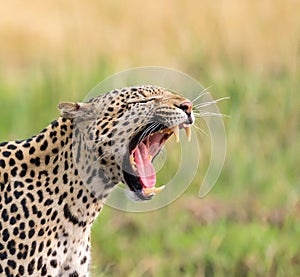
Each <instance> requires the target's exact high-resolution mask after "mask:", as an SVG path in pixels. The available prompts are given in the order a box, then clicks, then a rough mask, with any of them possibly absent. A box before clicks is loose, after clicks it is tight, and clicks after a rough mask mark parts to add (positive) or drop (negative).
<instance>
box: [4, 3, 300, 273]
mask: <svg viewBox="0 0 300 277" xmlns="http://www.w3.org/2000/svg"><path fill="white" fill-rule="evenodd" d="M299 10H300V2H299V1H297V0H275V1H270V0H267V1H258V0H255V1H236V0H220V1H208V0H204V1H179V0H178V1H171V0H167V1H164V2H162V3H159V4H158V3H152V2H144V1H143V2H142V1H137V0H134V1H126V2H125V1H123V2H122V1H118V0H113V1H106V2H104V1H95V0H94V1H86V2H84V1H68V0H63V1H60V2H57V1H48V0H45V1H41V2H37V1H33V0H29V1H26V2H21V1H17V0H12V1H9V2H5V3H4V2H3V3H2V5H1V9H0V38H1V44H0V103H1V109H0V118H1V125H0V140H1V141H3V140H12V139H21V138H26V137H29V136H31V135H33V134H35V133H37V132H39V131H40V130H41V129H42V128H43V127H44V126H46V125H47V124H48V123H49V122H50V121H51V120H53V119H54V118H56V117H57V116H58V111H57V108H56V106H57V104H58V102H59V101H62V100H67V101H71V100H73V101H76V100H81V99H83V98H84V96H85V95H86V94H87V93H88V92H89V90H90V89H92V88H93V87H94V86H95V85H96V84H97V83H98V82H99V81H101V80H103V79H104V78H105V77H107V76H109V75H111V74H113V73H115V72H118V71H121V70H124V69H127V68H130V67H135V66H143V65H161V66H166V67H170V68H174V69H178V70H180V71H183V72H185V73H187V74H189V75H191V76H192V77H194V78H196V79H197V80H199V81H200V82H202V84H203V85H204V86H205V87H208V86H211V85H212V87H211V89H210V91H211V93H212V95H213V96H214V97H215V98H219V97H223V96H230V100H229V101H226V102H222V103H220V109H221V111H222V113H224V114H227V115H229V116H230V117H229V118H225V119H224V120H225V125H226V129H227V139H228V147H227V158H226V163H225V166H224V170H223V172H222V175H221V176H220V178H219V180H218V183H217V185H216V186H215V188H214V189H213V191H211V192H210V194H209V195H208V196H207V197H206V198H204V199H199V198H198V197H197V192H198V189H199V187H198V186H199V184H200V183H201V180H202V178H203V176H202V175H201V173H203V172H205V171H204V169H205V167H206V166H207V164H208V158H209V149H206V150H205V147H204V153H203V161H202V164H201V168H200V170H199V174H198V175H197V176H196V178H195V180H194V183H193V184H191V186H190V187H189V189H188V191H187V192H186V193H185V194H184V195H183V196H182V197H181V198H180V199H178V200H177V201H176V202H174V203H172V204H171V205H170V206H168V207H166V208H163V209H160V210H157V211H155V212H151V213H144V214H129V213H124V212H120V211H115V210H113V209H110V208H108V207H106V208H105V209H104V210H103V212H102V213H101V216H100V217H99V218H98V220H97V221H96V223H95V226H94V228H93V236H92V245H93V263H92V268H93V272H94V276H299V275H300V241H299V239H298V236H299V232H300V223H299V218H300V202H299V190H300V175H299V169H298V167H299V165H300V147H299V133H300V120H299V119H300V108H299V103H300V94H299V89H300V78H299V77H300V67H299V66H300V64H299V62H300V17H299ZM204 146H205V142H204ZM207 148H208V147H207Z"/></svg>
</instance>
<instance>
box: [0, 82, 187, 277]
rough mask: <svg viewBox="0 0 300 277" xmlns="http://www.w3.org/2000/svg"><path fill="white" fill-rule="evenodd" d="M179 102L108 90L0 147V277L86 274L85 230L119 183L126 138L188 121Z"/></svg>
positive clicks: (143, 91) (138, 90)
mask: <svg viewBox="0 0 300 277" xmlns="http://www.w3.org/2000/svg"><path fill="white" fill-rule="evenodd" d="M185 101H187V100H186V99H184V98H182V97H180V96H177V95H175V94H173V93H171V92H169V91H167V90H166V89H164V88H160V87H154V86H140V87H131V88H124V89H118V90H113V91H111V92H109V93H107V94H104V95H101V96H99V97H96V98H94V99H91V100H90V101H89V102H85V103H68V102H65V103H61V104H60V105H59V108H60V110H61V116H60V117H59V118H58V119H57V120H55V121H53V122H52V123H51V124H50V125H49V126H48V127H47V128H45V129H44V130H42V131H41V132H40V133H39V134H38V135H36V136H33V137H32V138H29V139H27V140H21V141H12V142H4V143H1V144H0V190H1V191H0V216H1V220H0V236H1V239H0V276H14V277H16V276H69V277H76V276H88V268H89V264H90V255H89V250H90V229H91V225H92V223H93V221H94V220H95V218H96V217H97V215H98V213H99V212H100V210H101V208H102V206H103V201H104V199H105V198H106V197H107V196H108V194H109V193H110V192H111V190H112V189H113V187H114V186H115V185H116V184H118V183H120V182H125V181H124V173H123V171H122V168H123V167H124V156H126V155H127V154H128V145H129V144H130V140H131V139H132V138H133V137H134V136H135V135H136V134H137V133H139V132H141V130H142V128H143V126H145V125H146V124H147V123H148V122H150V121H154V120H155V121H156V122H159V123H160V124H163V125H164V126H166V127H171V126H175V125H178V124H182V123H183V122H187V121H191V117H190V115H189V114H187V112H186V111H184V109H183V108H182V107H180V104H181V103H184V102H185ZM190 123H191V122H190Z"/></svg>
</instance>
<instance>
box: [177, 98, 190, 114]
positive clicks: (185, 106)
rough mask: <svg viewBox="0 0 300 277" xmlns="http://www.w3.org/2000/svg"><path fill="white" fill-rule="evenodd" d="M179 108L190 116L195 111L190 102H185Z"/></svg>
mask: <svg viewBox="0 0 300 277" xmlns="http://www.w3.org/2000/svg"><path fill="white" fill-rule="evenodd" d="M178 108H179V109H181V110H183V111H184V112H185V113H186V114H188V115H190V114H191V112H192V110H193V104H192V102H190V101H184V102H182V103H180V104H179V106H178Z"/></svg>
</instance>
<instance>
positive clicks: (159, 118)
mask: <svg viewBox="0 0 300 277" xmlns="http://www.w3.org/2000/svg"><path fill="white" fill-rule="evenodd" d="M59 109H60V110H61V115H62V117H65V118H68V119H70V120H73V122H74V124H76V126H77V127H76V128H74V130H77V133H79V134H80V136H81V138H83V137H84V138H85V144H86V146H85V147H84V148H83V147H82V146H81V147H82V148H81V149H80V151H83V150H84V149H85V151H87V149H89V153H90V154H89V155H85V156H86V162H85V164H88V163H90V162H91V161H88V159H90V160H92V161H93V164H95V161H96V164H97V167H99V168H101V171H102V173H104V175H105V179H106V181H107V183H109V182H111V183H113V184H117V183H119V182H123V183H125V184H126V185H127V186H128V187H129V189H130V190H131V191H132V192H134V194H135V195H136V196H137V198H138V199H141V200H148V199H151V198H152V196H153V195H155V194H156V193H158V192H159V191H160V190H161V188H156V187H155V183H156V173H155V169H154V167H153V164H152V162H153V159H154V158H155V157H156V156H157V155H158V154H159V152H160V150H161V148H162V146H163V145H164V144H165V142H166V141H167V140H168V138H169V137H170V136H172V134H174V135H175V137H176V139H179V129H184V130H185V132H186V134H187V136H188V137H190V130H191V129H190V128H191V125H192V124H193V123H194V114H193V110H192V103H191V101H189V100H188V99H185V98H183V97H181V96H179V95H177V94H174V93H173V92H170V91H168V90H167V89H165V88H162V87H156V86H137V87H128V88H122V89H116V90H112V91H110V92H108V93H106V94H103V95H100V96H98V97H95V98H93V99H91V100H89V101H88V102H85V103H69V102H64V103H60V105H59ZM78 130H79V131H78ZM75 137H76V135H75ZM91 155H92V156H93V157H91ZM98 174H99V171H98Z"/></svg>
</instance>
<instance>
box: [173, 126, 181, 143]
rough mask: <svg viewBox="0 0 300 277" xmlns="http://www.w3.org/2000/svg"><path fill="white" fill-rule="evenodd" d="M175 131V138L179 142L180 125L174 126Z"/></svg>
mask: <svg viewBox="0 0 300 277" xmlns="http://www.w3.org/2000/svg"><path fill="white" fill-rule="evenodd" d="M173 132H174V136H175V139H176V142H177V143H178V142H179V141H180V138H179V126H178V125H177V126H175V127H173Z"/></svg>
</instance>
